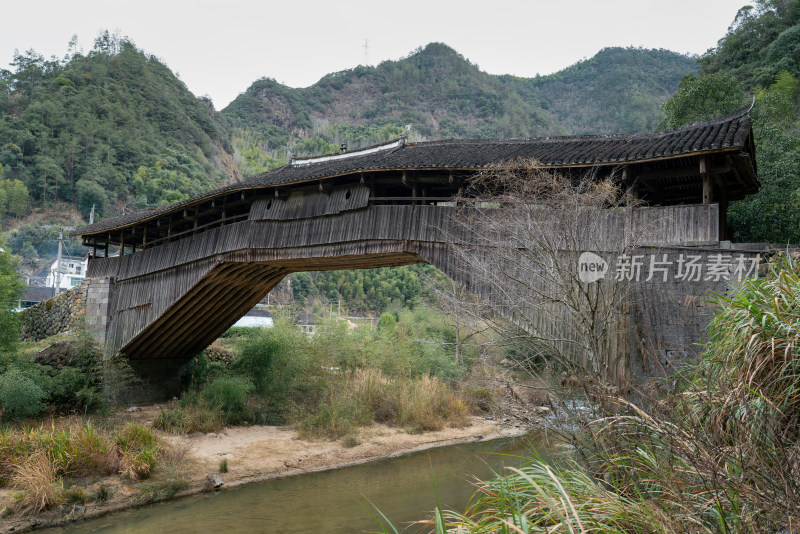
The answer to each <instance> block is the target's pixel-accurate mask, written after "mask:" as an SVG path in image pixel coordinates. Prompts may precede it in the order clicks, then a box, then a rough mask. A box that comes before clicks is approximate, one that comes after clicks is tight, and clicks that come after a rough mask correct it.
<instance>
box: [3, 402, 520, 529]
mask: <svg viewBox="0 0 800 534" xmlns="http://www.w3.org/2000/svg"><path fill="white" fill-rule="evenodd" d="M158 411H159V406H149V407H145V408H142V409H141V410H139V411H134V412H130V413H125V414H124V415H121V416H120V417H122V418H124V419H128V420H132V421H136V422H140V423H143V424H149V423H150V422H152V420H153V418H154V417H155V416H156V415H157V414H158ZM528 428H529V426H522V425H519V424H514V422H513V421H512V420H510V419H509V420H506V421H503V420H494V419H487V418H486V417H483V416H472V417H470V418H469V420H468V423H467V425H465V426H464V427H463V428H445V429H443V430H439V431H432V432H425V433H418V434H410V433H408V432H406V431H405V430H404V429H402V428H396V427H390V426H386V425H381V424H374V425H371V426H368V427H364V428H362V429H360V431H359V433H358V437H357V439H356V440H355V441H354V440H353V438H352V436H351V437H349V438H346V439H339V440H314V441H311V440H305V439H301V438H300V436H299V433H298V432H297V430H296V429H294V428H292V427H288V426H285V427H284V426H246V427H230V428H226V429H224V430H223V431H221V432H215V433H195V434H192V435H188V436H186V435H175V434H166V433H161V434H160V436H161V437H162V438H163V439H164V440H165V441H166V442H167V443H168V444H169V445H170V447H169V455H170V458H171V460H170V461H168V462H166V463H165V467H164V468H163V469H161V470H159V471H157V472H155V473H154V474H153V476H152V477H151V478H149V479H146V480H141V481H130V480H127V479H123V478H121V477H119V476H109V477H103V478H100V479H93V480H83V481H76V483H77V482H79V483H80V485H81V486H84V491H85V492H86V493H87V494H88V493H96V492H97V491H99V490H100V489H101V488H105V491H106V492H107V494H108V498H107V499H106V500H105V501H92V502H86V503H85V504H75V505H64V506H61V507H59V508H58V509H55V510H48V511H46V512H44V513H42V514H38V515H35V516H28V517H17V516H15V515H11V516H9V517H4V518H2V519H0V533H11V532H14V533H17V532H25V531H29V530H32V529H37V528H43V527H49V526H57V525H61V524H65V523H68V522H70V521H76V520H81V519H89V518H94V517H100V516H103V515H106V514H109V513H113V512H117V511H120V510H124V509H128V508H133V507H137V506H141V505H143V504H148V503H149V502H155V501H157V500H164V499H166V498H180V497H185V496H189V495H194V494H197V493H201V492H204V491H214V488H213V485H212V483H211V482H210V481H209V475H216V476H219V477H221V479H222V482H223V484H222V486H221V488H220V489H222V490H224V489H228V488H235V487H237V486H241V485H244V484H252V483H256V482H261V481H265V480H270V479H274V478H282V477H289V476H296V475H300V474H304V473H311V472H317V471H324V470H329V469H338V468H342V467H349V466H354V465H358V464H363V463H367V462H372V461H377V460H382V459H385V458H391V457H396V456H400V455H404V454H410V453H414V452H418V451H422V450H426V449H431V448H435V447H444V446H448V445H455V444H459V443H468V442H472V441H483V440H489V439H496V438H501V437H511V436H515V435H521V434H523V433H525V432H526V431H527V430H528ZM222 462H224V463H225V465H226V467H227V472H220V465H221V463H222ZM172 481H180V486H175V485H173V486H172V487H173V488H175V487H180V488H183V489H180V490H179V491H177V492H172V495H169V496H167V494H168V493H170V492H164V494H161V495H159V493H158V491H156V490H154V488H159V487H169V485H170V483H171V482H172ZM76 485H77V484H76ZM11 501H13V492H12V491H9V490H3V491H2V492H0V503H4V504H7V503H9V502H11Z"/></svg>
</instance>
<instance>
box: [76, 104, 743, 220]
mask: <svg viewBox="0 0 800 534" xmlns="http://www.w3.org/2000/svg"><path fill="white" fill-rule="evenodd" d="M749 110H750V107H749V106H748V107H746V108H742V109H740V110H738V111H736V112H734V113H732V114H730V115H727V116H725V117H720V118H718V119H712V120H709V121H704V122H697V123H694V124H690V125H687V126H682V127H680V128H675V129H672V130H667V131H665V132H658V133H652V134H637V135H601V136H598V135H586V136H574V137H541V138H534V139H503V140H485V139H480V140H476V139H470V140H446V141H428V142H422V143H407V144H403V143H397V142H393V143H390V144H388V145H387V148H386V149H385V150H374V147H371V149H369V150H364V151H358V150H357V151H353V152H352V153H346V154H345V155H344V156H346V157H341V156H333V157H328V158H320V159H321V161H319V162H314V158H310V159H308V160H296V163H295V164H290V165H286V166H284V167H281V168H279V169H275V170H273V171H269V172H266V173H263V174H259V175H256V176H253V177H251V178H248V179H246V180H244V181H242V182H239V183H236V184H231V185H228V186H225V187H222V188H220V189H216V190H214V191H211V192H209V193H206V194H204V195H201V196H198V197H194V198H191V199H188V200H185V201H182V202H179V203H177V204H172V205H170V206H164V207H161V208H156V209H152V210H144V211H139V212H134V213H130V214H127V215H122V216H120V217H114V218H112V219H106V220H104V221H100V222H97V223H95V224H92V225H89V226H85V227H83V228H80V229H79V230H78V231H77V232H75V233H74V234H73V235H86V234H91V233H95V232H100V231H104V230H109V229H112V228H119V227H121V226H127V225H129V224H132V223H135V222H138V221H141V220H145V219H149V218H151V217H153V216H155V215H158V214H161V213H167V212H169V211H173V210H176V209H180V208H182V207H184V206H186V205H190V204H194V203H196V202H197V201H199V200H205V199H210V198H212V197H215V196H217V195H221V194H224V193H228V192H232V191H240V190H248V189H257V188H260V187H268V186H275V185H286V184H296V183H302V182H308V181H312V180H319V179H324V178H328V177H333V176H341V175H345V174H350V173H356V172H366V171H381V170H393V169H408V170H421V169H454V170H477V169H482V168H485V167H487V166H491V165H495V164H499V163H502V162H506V161H511V160H514V159H517V158H526V159H529V158H532V159H536V160H538V161H539V162H540V163H542V164H543V165H544V166H547V167H593V166H600V165H621V164H628V163H641V162H645V161H652V160H658V159H668V158H673V157H679V156H685V155H691V154H702V153H708V152H718V151H736V150H738V149H742V148H745V147H746V146H747V143H748V140H749V137H750V135H751V122H750V116H749V115H748V112H749Z"/></svg>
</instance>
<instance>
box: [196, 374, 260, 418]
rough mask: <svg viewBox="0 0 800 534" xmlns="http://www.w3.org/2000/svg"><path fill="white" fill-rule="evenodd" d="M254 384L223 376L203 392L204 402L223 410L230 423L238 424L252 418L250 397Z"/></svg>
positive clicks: (239, 377) (237, 377)
mask: <svg viewBox="0 0 800 534" xmlns="http://www.w3.org/2000/svg"><path fill="white" fill-rule="evenodd" d="M253 389H254V388H253V383H252V382H250V380H249V379H247V378H244V377H241V376H221V377H218V378H215V379H214V380H212V381H211V382H210V383H209V384H208V385H207V386H206V387H204V388H203V390H202V392H201V397H202V399H203V400H205V401H206V402H208V404H209V405H210V406H211V407H214V408H218V409H220V410H222V411H223V412H224V414H225V418H226V420H227V421H228V422H229V423H232V424H233V423H238V422H241V421H244V420H246V419H247V418H248V417H249V416H250V411H249V410H248V407H247V398H248V395H250V393H251V392H252V391H253Z"/></svg>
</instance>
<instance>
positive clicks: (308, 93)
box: [222, 43, 696, 174]
mask: <svg viewBox="0 0 800 534" xmlns="http://www.w3.org/2000/svg"><path fill="white" fill-rule="evenodd" d="M695 69H696V65H695V62H694V60H693V59H691V58H688V57H686V56H682V55H680V54H676V53H674V52H669V51H665V50H642V49H633V48H627V49H622V48H609V49H604V50H602V51H601V52H600V53H598V54H597V55H596V56H595V57H593V58H592V59H589V60H585V61H581V62H579V63H577V64H575V65H573V66H571V67H569V68H567V69H565V70H563V71H561V72H559V73H556V74H553V75H550V76H544V77H536V78H519V77H514V76H494V75H491V74H486V73H485V72H482V71H481V70H480V69H479V68H478V67H477V66H476V65H474V64H472V63H470V62H469V61H467V60H466V59H465V58H464V57H463V56H461V55H460V54H458V53H457V52H456V51H455V50H453V49H451V48H449V47H448V46H446V45H444V44H440V43H432V44H429V45H428V46H426V47H425V48H424V49H419V50H417V51H415V52H414V53H412V54H411V55H410V56H408V57H406V58H404V59H401V60H399V61H384V62H383V63H381V64H380V65H378V66H377V67H364V66H359V67H356V68H355V69H351V70H346V71H342V72H337V73H333V74H329V75H327V76H325V77H324V78H322V79H321V80H320V81H319V82H317V83H316V84H314V85H312V86H311V87H307V88H302V89H292V88H289V87H286V86H284V85H281V84H279V83H278V82H276V81H275V80H272V79H268V78H265V79H261V80H259V81H257V82H255V83H254V84H253V85H251V86H250V88H248V90H247V91H246V92H244V93H242V94H241V95H239V97H238V98H236V100H234V101H233V102H232V103H231V104H230V105H228V106H227V107H226V108H225V109H223V110H222V113H223V115H225V117H226V118H228V120H229V121H230V123H231V125H232V127H233V142H234V145H235V147H236V148H237V164H238V165H239V166H240V168H242V169H243V170H244V171H245V174H250V173H255V172H260V171H263V170H265V169H267V168H272V167H274V166H277V165H280V164H282V163H284V162H285V161H286V159H287V153H289V152H290V153H292V154H295V155H310V154H320V153H329V152H334V151H336V150H338V148H339V146H340V144H342V143H345V144H347V145H348V146H349V147H350V148H357V147H360V146H366V145H371V144H374V143H377V142H380V141H384V140H387V139H390V138H393V137H397V136H398V135H400V134H402V133H403V132H404V131H405V129H406V128H408V129H410V133H411V136H412V138H413V139H415V140H425V139H441V138H465V137H473V138H502V137H533V136H543V135H563V134H583V133H598V134H604V133H632V132H644V131H650V130H652V129H653V127H655V125H657V124H658V122H659V121H660V120H661V118H662V116H663V115H662V112H661V103H663V101H664V100H666V99H667V98H668V97H669V95H671V94H672V93H673V92H674V91H675V89H676V88H677V86H678V82H679V81H680V79H681V78H682V77H683V76H684V75H686V74H687V73H689V72H693V71H694V70H695Z"/></svg>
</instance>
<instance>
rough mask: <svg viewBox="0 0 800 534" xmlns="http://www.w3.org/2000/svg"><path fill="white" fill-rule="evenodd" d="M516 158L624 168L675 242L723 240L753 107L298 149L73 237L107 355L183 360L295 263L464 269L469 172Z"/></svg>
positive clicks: (549, 164)
mask: <svg viewBox="0 0 800 534" xmlns="http://www.w3.org/2000/svg"><path fill="white" fill-rule="evenodd" d="M518 158H533V159H536V160H537V161H538V162H540V163H541V165H542V166H544V167H546V168H552V169H556V170H563V171H564V172H581V171H586V170H588V169H592V170H593V172H596V173H597V174H598V175H600V176H603V175H609V174H610V173H612V172H614V173H616V174H615V175H616V176H620V177H621V179H622V180H623V181H624V183H625V185H626V186H628V187H631V188H632V189H633V190H634V191H635V192H636V194H637V195H638V196H639V197H640V198H641V199H642V200H643V201H644V202H645V203H647V204H648V205H651V206H663V207H668V208H665V209H670V210H672V211H674V213H673V215H672V217H671V220H672V221H674V223H673V225H672V226H671V227H670V228H665V229H664V231H665V234H664V238H665V240H666V241H669V242H670V244H673V245H676V244H677V245H685V246H695V245H704V246H716V245H717V244H719V242H720V240H724V239H726V238H729V234H728V231H727V229H726V227H725V224H724V222H725V213H726V209H727V205H728V202H730V201H734V200H739V199H742V198H744V197H745V195H748V194H751V193H754V192H756V191H757V190H758V187H759V184H758V180H757V178H756V169H755V159H754V145H753V136H752V131H751V123H750V118H749V116H748V114H747V110H741V111H739V112H737V113H734V114H732V115H729V116H726V117H723V118H720V119H716V120H711V121H707V122H702V123H696V124H693V125H689V126H685V127H682V128H678V129H674V130H670V131H666V132H661V133H654V134H647V135H627V136H581V137H557V138H538V139H524V140H456V141H432V142H422V143H409V142H406V141H405V140H404V139H400V140H397V141H394V142H391V143H387V144H383V145H379V146H374V147H371V148H366V149H360V150H354V151H350V152H343V153H341V154H333V155H328V156H321V157H315V158H308V159H293V160H292V161H291V163H290V164H288V165H286V166H284V167H282V168H279V169H276V170H274V171H270V172H267V173H264V174H261V175H258V176H254V177H252V178H249V179H247V180H244V181H242V182H240V183H236V184H232V185H229V186H226V187H222V188H220V189H217V190H215V191H211V192H209V193H206V194H204V195H201V196H198V197H195V198H191V199H189V200H186V201H183V202H179V203H177V204H173V205H170V206H165V207H161V208H157V209H152V210H148V211H141V212H136V213H132V214H128V215H123V216H120V217H116V218H111V219H106V220H103V221H101V222H98V223H95V224H92V225H89V226H86V227H84V228H81V229H80V230H79V231H78V232H76V234H77V235H81V236H83V242H84V244H85V245H86V246H88V247H90V248H91V249H92V251H93V253H92V255H91V259H90V261H89V267H88V278H89V279H91V282H90V293H89V309H87V326H88V328H89V329H90V330H91V331H92V332H93V333H94V335H95V336H96V337H97V338H98V339H100V340H102V341H103V342H104V343H105V346H106V348H107V351H108V352H109V353H116V352H121V353H123V354H124V355H125V356H127V357H128V358H130V359H131V360H132V361H140V362H141V361H151V362H153V363H155V362H154V360H177V361H181V360H185V359H186V358H188V357H191V356H193V355H194V354H196V353H197V352H198V351H200V350H202V349H203V348H204V347H206V346H207V345H209V344H210V343H211V342H212V341H213V340H214V339H216V338H217V337H218V336H219V335H220V334H221V333H223V332H224V331H225V330H226V329H227V328H229V327H230V326H231V325H232V324H233V323H234V322H236V320H237V319H238V318H239V317H241V316H242V315H244V314H245V313H246V312H247V311H248V310H249V309H251V308H252V307H253V306H254V305H255V304H256V303H257V302H258V301H259V300H261V299H262V298H263V297H264V296H265V295H266V293H267V292H268V291H270V290H271V289H272V288H273V287H274V286H275V285H276V284H277V283H278V282H279V281H280V280H281V279H282V278H283V277H285V276H286V275H287V274H289V273H291V272H295V271H310V270H333V269H354V268H373V267H387V266H396V265H407V264H414V263H420V262H429V263H432V264H433V265H435V266H436V267H438V268H439V269H441V270H442V271H444V272H445V273H447V274H449V275H451V276H454V277H456V278H458V277H459V276H461V278H463V276H464V275H463V274H462V275H458V274H457V273H456V270H455V269H454V266H453V261H454V260H453V257H452V255H451V254H448V241H449V240H450V239H452V235H453V234H452V233H451V231H452V228H450V227H449V222H448V221H449V217H450V214H451V213H452V210H453V209H454V208H453V207H452V202H451V201H452V198H453V196H454V194H455V193H457V191H458V190H459V188H460V187H461V186H463V185H464V184H465V183H466V182H468V181H469V179H470V177H471V176H472V175H473V174H474V173H476V172H479V171H481V170H482V169H485V168H487V167H489V166H492V165H496V164H500V163H503V162H506V163H507V164H509V162H514V161H516V160H517V159H518ZM113 252H118V255H116V256H114V255H111V254H110V253H113ZM462 281H464V280H462ZM164 363H165V364H166V362H164Z"/></svg>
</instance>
